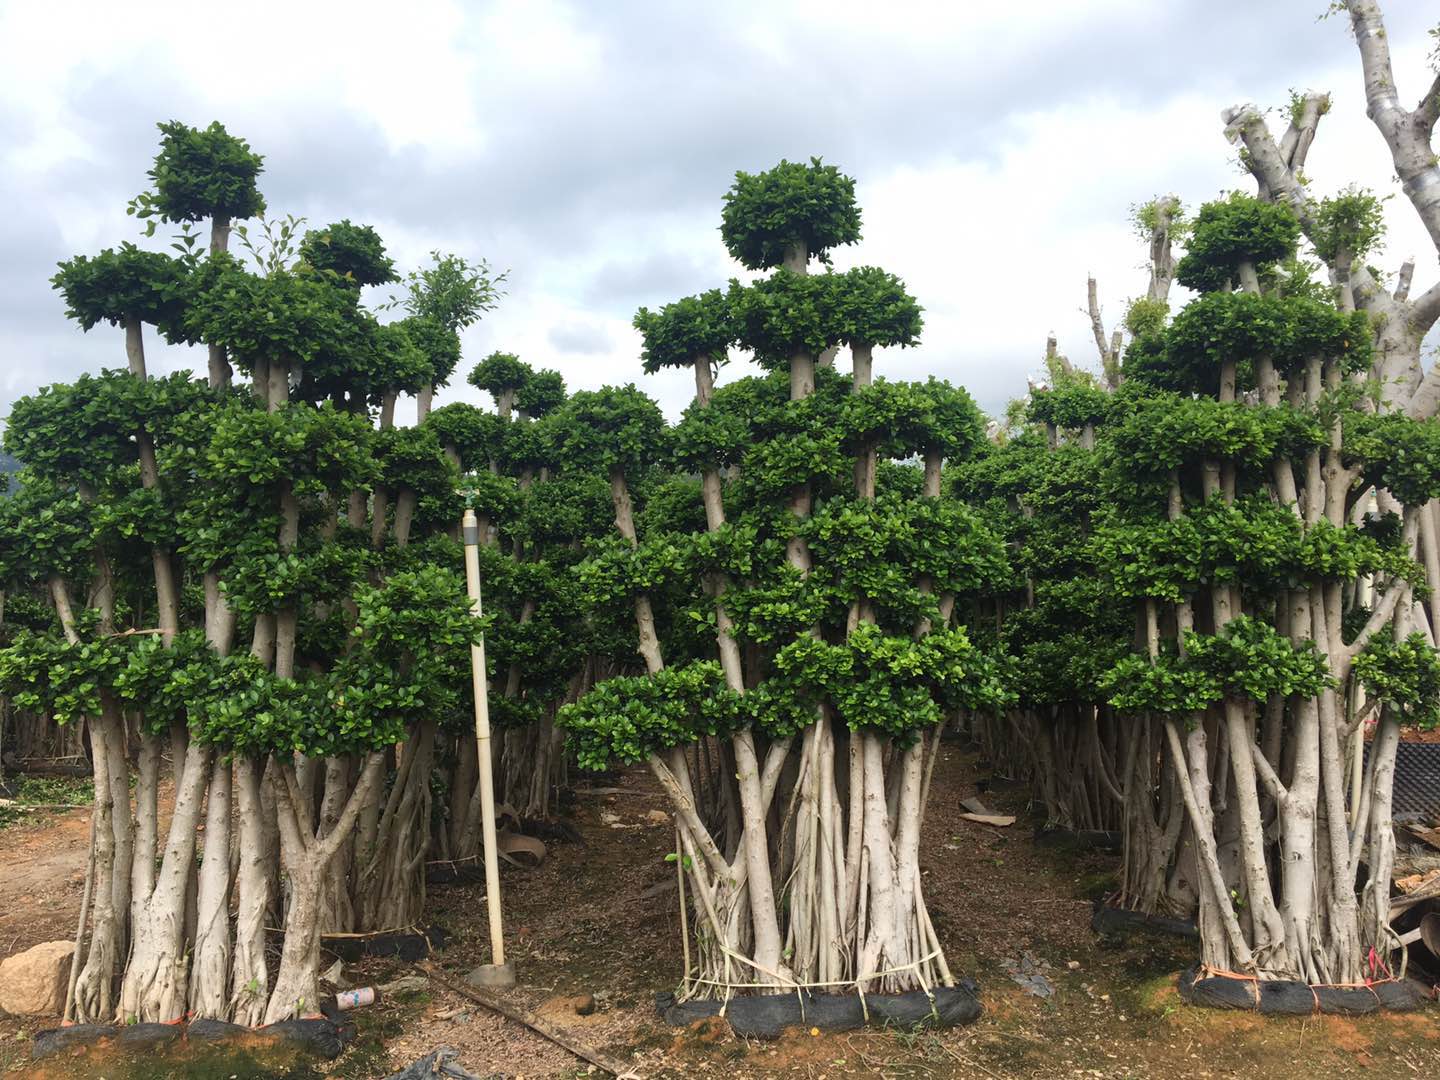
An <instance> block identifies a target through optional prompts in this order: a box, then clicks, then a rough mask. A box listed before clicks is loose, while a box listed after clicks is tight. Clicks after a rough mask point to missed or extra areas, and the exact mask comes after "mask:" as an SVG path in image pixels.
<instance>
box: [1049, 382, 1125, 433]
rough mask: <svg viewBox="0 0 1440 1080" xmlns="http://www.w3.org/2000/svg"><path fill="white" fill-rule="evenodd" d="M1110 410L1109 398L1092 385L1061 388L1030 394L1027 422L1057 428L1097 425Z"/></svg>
mask: <svg viewBox="0 0 1440 1080" xmlns="http://www.w3.org/2000/svg"><path fill="white" fill-rule="evenodd" d="M1109 411H1110V395H1109V394H1107V393H1106V392H1105V391H1104V390H1101V389H1099V388H1098V387H1094V386H1062V387H1059V388H1058V389H1055V390H1040V391H1037V392H1036V393H1034V394H1033V395H1031V398H1030V409H1029V412H1030V419H1032V420H1037V421H1039V422H1040V423H1042V424H1054V425H1055V426H1056V427H1059V428H1071V429H1074V428H1083V427H1085V426H1086V425H1088V424H1098V423H1099V422H1100V421H1102V420H1104V419H1105V416H1106V414H1107V413H1108V412H1109Z"/></svg>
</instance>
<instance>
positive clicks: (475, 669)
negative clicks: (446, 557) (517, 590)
mask: <svg viewBox="0 0 1440 1080" xmlns="http://www.w3.org/2000/svg"><path fill="white" fill-rule="evenodd" d="M462 532H463V534H464V538H465V588H466V590H467V591H468V592H469V594H470V610H471V611H472V612H474V614H475V617H476V618H477V619H478V618H480V615H481V609H480V549H479V543H480V526H479V523H478V522H477V521H476V519H475V511H474V510H466V511H465V518H464V521H463V527H462ZM470 681H471V686H472V688H473V689H474V692H475V749H476V753H477V754H478V755H479V759H480V761H479V768H480V822H481V828H482V830H483V832H484V842H485V906H486V907H487V908H489V910H490V957H491V963H493V964H495V965H496V966H497V967H498V966H501V965H503V964H504V963H505V935H504V932H503V930H502V929H501V923H500V861H499V858H498V857H497V855H496V848H495V779H494V777H493V775H492V774H491V772H490V699H489V696H488V692H487V688H486V671H485V639H484V637H483V636H482V637H481V639H480V641H479V643H478V644H475V645H471V646H470Z"/></svg>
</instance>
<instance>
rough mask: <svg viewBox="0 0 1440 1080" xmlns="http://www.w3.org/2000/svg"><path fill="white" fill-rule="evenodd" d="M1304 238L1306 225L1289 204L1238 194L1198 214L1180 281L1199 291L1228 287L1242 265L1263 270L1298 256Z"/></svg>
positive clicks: (1178, 270) (1179, 269)
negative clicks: (1296, 251)
mask: <svg viewBox="0 0 1440 1080" xmlns="http://www.w3.org/2000/svg"><path fill="white" fill-rule="evenodd" d="M1299 240H1300V223H1299V222H1298V221H1297V220H1296V219H1295V212H1294V211H1293V210H1291V209H1290V207H1289V206H1288V205H1286V204H1283V203H1270V202H1263V201H1262V200H1260V199H1257V198H1255V197H1253V196H1250V195H1242V194H1240V193H1239V192H1236V193H1235V194H1233V195H1231V196H1230V197H1229V198H1228V199H1222V200H1218V201H1216V202H1209V203H1206V204H1205V205H1204V206H1202V207H1201V208H1200V212H1199V213H1198V214H1196V215H1195V225H1194V228H1193V230H1192V231H1191V234H1190V239H1189V241H1188V243H1187V245H1186V251H1185V255H1184V257H1183V258H1182V259H1181V260H1180V261H1179V263H1177V264H1176V267H1175V279H1176V280H1177V281H1179V282H1180V284H1181V285H1184V286H1186V287H1187V288H1191V289H1195V290H1197V291H1199V292H1210V291H1212V290H1215V289H1223V288H1225V287H1226V286H1227V285H1228V284H1230V283H1232V282H1234V281H1235V277H1236V271H1237V269H1238V268H1239V266H1240V264H1241V263H1250V264H1251V265H1252V266H1253V267H1255V269H1256V270H1260V269H1262V268H1263V267H1266V266H1269V265H1270V264H1272V263H1276V262H1279V261H1280V260H1281V259H1284V258H1286V257H1287V256H1289V255H1292V254H1294V252H1295V245H1296V244H1297V243H1298V242H1299Z"/></svg>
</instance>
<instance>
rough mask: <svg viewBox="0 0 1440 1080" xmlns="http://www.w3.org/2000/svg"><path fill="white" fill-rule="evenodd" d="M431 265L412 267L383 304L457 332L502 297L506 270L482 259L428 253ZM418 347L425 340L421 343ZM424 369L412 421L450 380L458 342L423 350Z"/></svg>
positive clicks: (427, 408)
mask: <svg viewBox="0 0 1440 1080" xmlns="http://www.w3.org/2000/svg"><path fill="white" fill-rule="evenodd" d="M430 260H431V263H432V264H433V265H431V266H429V267H427V268H425V269H423V270H414V271H411V273H410V274H409V275H408V276H407V277H406V278H405V282H404V284H405V291H404V293H402V294H401V295H400V296H398V297H394V298H392V299H391V301H390V303H389V304H388V305H387V306H388V307H391V308H396V307H398V308H400V309H401V310H403V311H405V312H406V314H407V315H409V316H410V317H411V318H418V319H420V320H423V321H424V323H426V324H428V325H431V326H433V327H435V328H436V329H437V331H439V332H443V333H446V334H450V335H455V334H458V333H459V332H460V331H461V330H463V329H465V327H467V326H472V325H474V324H475V323H476V322H478V321H479V320H480V319H481V317H482V316H484V314H485V313H486V312H488V311H493V310H495V305H496V304H498V303H499V302H500V297H501V296H502V295H504V290H503V289H502V288H501V286H502V285H503V284H504V283H505V279H506V277H507V276H508V274H509V271H502V272H500V273H498V274H497V273H496V272H495V271H494V270H493V269H491V267H490V264H489V263H488V262H486V261H485V260H484V259H480V260H479V261H478V262H469V261H467V260H466V259H464V258H462V257H461V256H459V255H442V254H441V253H440V252H438V251H432V252H431V253H430ZM421 344H422V345H424V344H427V343H426V342H421ZM429 356H430V370H429V371H428V372H427V374H426V378H425V379H424V380H422V381H421V384H420V387H419V390H418V392H417V393H416V414H415V422H416V423H417V424H423V423H424V422H425V417H427V416H429V415H430V405H431V402H432V401H433V400H434V396H435V388H436V387H437V386H444V385H446V383H448V382H449V381H450V375H451V373H452V372H453V371H454V370H455V365H456V364H457V363H458V362H459V360H460V353H459V348H458V345H457V346H456V347H455V348H454V349H451V348H450V347H449V345H448V341H446V342H445V344H444V346H443V347H440V348H436V349H434V350H433V351H430V352H429Z"/></svg>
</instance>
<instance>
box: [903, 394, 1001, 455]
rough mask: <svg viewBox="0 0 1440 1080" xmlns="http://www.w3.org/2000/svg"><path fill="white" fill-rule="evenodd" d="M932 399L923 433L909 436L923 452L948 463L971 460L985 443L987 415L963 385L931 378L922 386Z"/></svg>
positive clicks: (921, 431)
mask: <svg viewBox="0 0 1440 1080" xmlns="http://www.w3.org/2000/svg"><path fill="white" fill-rule="evenodd" d="M920 389H922V390H923V391H924V393H925V396H926V397H927V398H929V400H930V408H929V411H928V413H927V416H926V423H925V426H924V428H923V429H922V430H920V431H916V432H914V433H912V434H910V435H909V442H910V444H911V445H913V446H915V447H917V448H918V449H919V450H920V452H921V453H922V454H923V453H927V452H937V453H939V454H940V456H941V457H943V458H944V459H945V460H946V461H950V462H958V461H960V460H961V459H963V458H968V457H969V456H970V455H972V454H973V453H975V451H976V450H977V449H979V448H980V447H981V446H983V445H984V444H985V414H984V413H982V412H981V411H980V406H979V405H976V404H975V399H974V398H972V397H971V396H970V392H969V391H968V390H966V389H965V388H964V387H963V386H954V385H952V384H951V383H948V382H946V381H945V380H943V379H937V378H935V376H933V375H932V376H930V378H928V379H926V380H925V382H924V384H923V385H922V386H921V387H920Z"/></svg>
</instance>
